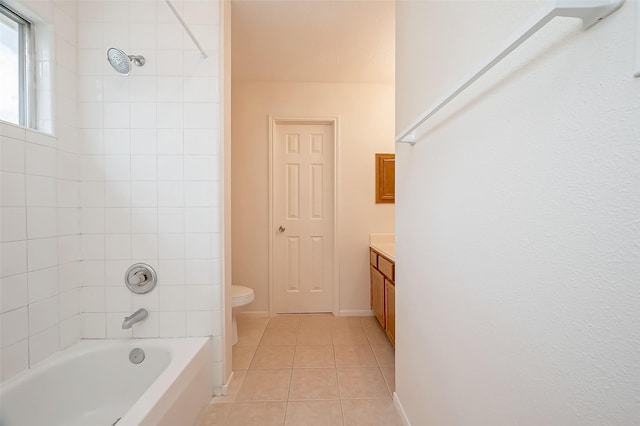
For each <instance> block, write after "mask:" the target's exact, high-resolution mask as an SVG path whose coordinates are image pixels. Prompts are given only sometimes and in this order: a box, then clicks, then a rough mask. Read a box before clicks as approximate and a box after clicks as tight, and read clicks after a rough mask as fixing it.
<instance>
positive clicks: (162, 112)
mask: <svg viewBox="0 0 640 426" xmlns="http://www.w3.org/2000/svg"><path fill="white" fill-rule="evenodd" d="M183 114H184V112H183V108H182V104H181V103H178V102H172V103H158V128H159V129H181V128H182V127H183Z"/></svg>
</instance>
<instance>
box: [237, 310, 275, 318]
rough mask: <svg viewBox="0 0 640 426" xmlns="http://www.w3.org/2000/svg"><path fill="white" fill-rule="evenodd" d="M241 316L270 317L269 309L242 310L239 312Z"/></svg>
mask: <svg viewBox="0 0 640 426" xmlns="http://www.w3.org/2000/svg"><path fill="white" fill-rule="evenodd" d="M238 317H239V318H269V311H242V312H238Z"/></svg>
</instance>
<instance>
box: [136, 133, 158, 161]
mask: <svg viewBox="0 0 640 426" xmlns="http://www.w3.org/2000/svg"><path fill="white" fill-rule="evenodd" d="M156 137H157V136H156V130H155V129H131V154H133V155H155V154H156V152H157V149H156Z"/></svg>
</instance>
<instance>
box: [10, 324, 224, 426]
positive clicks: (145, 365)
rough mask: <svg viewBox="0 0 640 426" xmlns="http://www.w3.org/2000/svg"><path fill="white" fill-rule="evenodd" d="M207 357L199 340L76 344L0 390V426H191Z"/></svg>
mask: <svg viewBox="0 0 640 426" xmlns="http://www.w3.org/2000/svg"><path fill="white" fill-rule="evenodd" d="M134 348H141V349H142V350H143V351H144V352H145V359H144V361H142V362H141V363H140V364H133V363H131V362H130V361H129V353H130V352H131V350H132V349H134ZM210 354H211V343H210V339H209V338H205V337H201V338H185V339H129V340H83V341H82V342H80V343H78V344H77V345H74V346H72V347H70V348H69V349H66V350H64V351H62V352H60V353H57V354H55V355H53V356H51V357H50V358H49V359H47V360H45V361H43V362H42V363H40V364H38V365H37V366H36V367H35V368H33V369H31V370H29V371H26V372H25V373H22V374H20V375H18V376H16V377H14V378H12V379H9V380H8V381H6V382H4V383H2V386H1V389H0V425H1V426H22V425H28V426H31V425H51V426H53V425H65V426H79V425H91V426H93V425H106V426H110V425H112V424H114V423H115V422H116V421H117V425H118V426H133V425H192V424H195V422H196V421H197V419H198V416H199V415H200V413H201V412H202V411H203V410H204V408H205V407H206V404H207V403H208V402H209V400H210V399H211V390H212V376H211V356H210ZM118 419H120V420H118Z"/></svg>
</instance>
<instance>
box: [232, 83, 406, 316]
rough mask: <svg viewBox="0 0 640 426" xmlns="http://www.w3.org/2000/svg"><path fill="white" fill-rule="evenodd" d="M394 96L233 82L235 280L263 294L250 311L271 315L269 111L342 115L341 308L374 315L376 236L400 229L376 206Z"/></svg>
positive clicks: (386, 88) (371, 87) (390, 213)
mask: <svg viewBox="0 0 640 426" xmlns="http://www.w3.org/2000/svg"><path fill="white" fill-rule="evenodd" d="M393 97H394V88H393V86H391V85H382V84H380V85H376V84H331V83H286V82H248V81H234V82H233V94H232V133H233V146H232V150H233V151H232V194H233V195H232V213H233V228H232V229H233V277H234V278H233V279H234V283H235V284H240V285H245V286H248V287H251V288H253V289H254V291H255V295H256V299H255V301H254V302H253V303H252V304H251V305H249V306H248V307H247V311H253V312H261V313H263V314H266V313H267V312H268V310H269V306H268V271H269V269H268V268H269V265H268V250H269V247H268V237H269V234H268V233H269V229H268V221H269V211H268V193H269V187H268V181H269V153H268V147H269V120H268V115H269V114H271V115H272V116H273V117H278V118H281V117H304V118H313V117H320V118H327V117H339V136H338V139H339V143H340V148H339V153H338V158H339V159H338V161H339V171H338V173H339V181H338V193H339V195H338V223H337V226H338V229H339V234H338V242H337V247H338V255H339V263H340V265H339V267H340V310H341V311H342V312H343V313H345V314H349V313H352V314H353V313H354V311H358V312H360V313H364V312H367V311H369V310H370V307H369V267H368V265H369V263H368V262H369V257H368V251H367V250H368V249H367V247H368V245H369V234H371V233H383V232H394V225H393V220H394V206H393V205H392V204H391V205H389V204H375V153H376V152H393V151H394V145H393ZM348 311H351V312H348Z"/></svg>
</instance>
